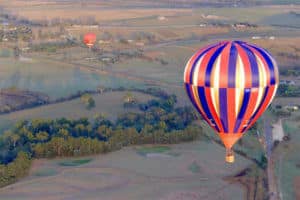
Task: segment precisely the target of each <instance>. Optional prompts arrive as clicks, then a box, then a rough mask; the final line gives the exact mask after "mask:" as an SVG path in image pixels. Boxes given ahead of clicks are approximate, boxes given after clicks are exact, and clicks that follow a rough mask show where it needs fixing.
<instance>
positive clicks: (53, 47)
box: [30, 40, 77, 53]
mask: <svg viewBox="0 0 300 200" xmlns="http://www.w3.org/2000/svg"><path fill="white" fill-rule="evenodd" d="M76 45H77V43H76V42H75V41H72V40H65V41H57V42H43V43H39V44H32V45H31V46H30V49H31V51H38V52H49V53H54V52H56V51H57V49H64V48H68V47H73V46H76Z"/></svg>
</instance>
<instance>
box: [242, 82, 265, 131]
mask: <svg viewBox="0 0 300 200" xmlns="http://www.w3.org/2000/svg"><path fill="white" fill-rule="evenodd" d="M268 92H269V87H266V89H265V92H264V95H263V97H262V99H261V102H260V103H259V105H258V107H257V109H256V111H255V113H254V114H253V115H252V116H251V117H250V120H249V124H251V123H252V121H253V119H254V118H255V117H256V115H257V114H258V112H259V110H260V108H261V106H262V104H263V103H264V100H265V98H266V96H267V95H268ZM246 128H247V127H245V128H244V129H243V131H245V129H246Z"/></svg>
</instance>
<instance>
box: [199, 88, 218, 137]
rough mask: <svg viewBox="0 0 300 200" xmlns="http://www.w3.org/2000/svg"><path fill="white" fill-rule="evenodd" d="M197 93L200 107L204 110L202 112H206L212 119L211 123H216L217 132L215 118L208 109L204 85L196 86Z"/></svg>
mask: <svg viewBox="0 0 300 200" xmlns="http://www.w3.org/2000/svg"><path fill="white" fill-rule="evenodd" d="M198 94H199V100H200V102H201V105H202V108H203V110H204V112H205V113H206V116H207V118H208V119H209V120H213V123H214V124H215V125H216V126H215V127H216V130H217V131H218V132H219V131H220V129H219V127H218V126H217V124H216V122H215V121H216V120H215V119H214V118H213V116H212V114H211V112H210V110H209V107H208V104H207V101H206V96H205V88H204V87H198Z"/></svg>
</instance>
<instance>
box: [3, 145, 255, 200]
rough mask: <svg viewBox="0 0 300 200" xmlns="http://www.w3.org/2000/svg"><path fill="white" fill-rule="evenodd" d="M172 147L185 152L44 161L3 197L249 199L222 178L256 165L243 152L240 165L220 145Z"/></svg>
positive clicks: (130, 150)
mask: <svg viewBox="0 0 300 200" xmlns="http://www.w3.org/2000/svg"><path fill="white" fill-rule="evenodd" d="M199 147H201V149H205V150H206V151H203V150H200V149H199ZM141 148H144V147H141ZM167 148H168V149H169V151H173V152H178V153H180V156H177V157H173V156H169V157H157V156H156V157H144V156H140V155H139V154H137V153H136V150H137V149H139V148H137V149H136V147H129V148H125V149H123V150H121V151H118V152H113V153H110V154H106V155H99V156H95V157H94V158H93V160H92V161H90V162H89V163H86V164H84V165H81V166H76V167H72V166H68V167H64V166H60V165H59V163H60V162H62V161H61V160H48V161H42V164H40V165H38V166H37V167H36V168H35V169H34V171H32V173H33V175H32V176H29V177H28V178H26V179H24V180H23V181H20V182H18V183H16V184H14V185H11V186H8V187H5V188H2V189H0V195H1V197H2V198H4V199H6V200H10V199H14V200H15V199H18V198H19V197H21V196H22V200H27V199H28V200H29V199H30V200H35V199H40V198H43V199H49V200H52V199H53V200H54V199H57V198H64V199H81V198H84V199H88V200H92V199H95V200H96V199H99V198H101V199H103V200H106V199H107V200H108V199H132V200H135V199H136V200H139V199H145V200H150V199H161V200H163V199H174V198H175V199H185V200H196V199H202V198H205V197H207V196H211V195H214V196H217V197H218V198H222V199H243V198H244V195H245V191H244V190H243V188H241V186H240V185H239V184H232V183H229V182H226V181H225V180H222V177H227V176H230V175H232V174H235V173H237V172H238V171H239V170H241V169H243V168H244V167H246V166H247V165H249V164H250V162H249V161H248V160H245V159H244V158H242V157H240V156H237V161H236V163H235V164H234V165H230V166H229V165H228V164H226V163H224V161H223V160H224V157H223V156H224V152H223V151H224V149H223V148H221V147H220V146H219V145H216V144H214V143H206V142H200V141H197V142H192V143H185V144H178V145H172V146H169V147H167ZM154 149H161V147H158V148H154ZM148 150H149V149H148ZM155 151H156V150H155ZM207 152H210V153H209V154H207ZM34 162H40V161H39V160H37V161H34ZM194 163H197V166H196V165H195V164H194ZM53 166H55V169H56V172H57V174H56V175H52V176H44V177H43V176H34V173H35V171H41V170H43V169H46V170H47V169H48V170H49V168H52V167H53ZM197 167H199V168H200V169H201V170H197V169H196V168H197ZM195 172H196V173H195ZM12 188H13V189H12ZM21 194H22V195H21Z"/></svg>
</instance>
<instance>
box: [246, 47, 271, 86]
mask: <svg viewBox="0 0 300 200" xmlns="http://www.w3.org/2000/svg"><path fill="white" fill-rule="evenodd" d="M249 46H251V47H253V48H254V49H256V50H257V51H258V52H259V53H260V54H261V55H262V57H263V58H264V59H265V61H266V62H267V64H268V67H269V71H270V85H274V84H276V80H275V79H276V78H275V69H274V65H273V62H272V60H271V58H270V56H269V55H268V54H267V53H266V52H265V51H266V50H265V51H264V50H262V49H261V48H258V47H256V46H254V45H249Z"/></svg>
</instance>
